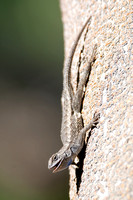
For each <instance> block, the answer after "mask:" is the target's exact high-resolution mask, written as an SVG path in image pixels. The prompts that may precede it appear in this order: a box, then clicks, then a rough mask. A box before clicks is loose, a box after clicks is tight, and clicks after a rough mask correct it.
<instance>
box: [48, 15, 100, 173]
mask: <svg viewBox="0 0 133 200" xmlns="http://www.w3.org/2000/svg"><path fill="white" fill-rule="evenodd" d="M90 21H91V17H89V18H88V19H87V21H86V23H85V24H84V26H83V27H82V29H81V31H80V32H79V34H78V36H77V38H76V40H75V42H74V43H73V46H72V48H71V52H70V55H69V57H68V59H67V60H66V64H65V65H64V69H63V92H62V97H61V103H62V124H61V140H62V143H63V146H62V148H61V149H60V150H59V151H58V152H57V153H55V154H53V155H52V156H51V157H50V159H49V161H48V169H51V170H53V172H59V171H62V170H64V169H66V168H68V167H69V166H70V165H71V164H74V160H75V158H76V156H78V154H79V152H80V151H81V149H82V148H83V145H84V140H85V135H86V132H87V131H88V130H90V129H91V128H92V127H93V126H96V124H97V123H98V119H99V116H100V114H97V113H95V114H94V116H93V118H92V120H91V121H90V122H89V124H87V125H86V126H83V118H82V114H81V107H82V99H83V94H84V91H83V89H84V86H85V84H86V81H87V78H88V76H89V72H90V70H91V65H92V63H93V61H94V58H95V48H94V49H93V53H92V55H91V59H90V61H89V63H88V67H87V70H86V71H85V73H84V75H83V77H82V79H80V80H79V82H78V85H77V90H76V92H75V93H74V91H73V88H72V84H71V66H72V61H73V57H74V53H75V50H76V47H77V45H78V42H79V39H80V37H81V35H82V33H83V31H84V29H85V27H86V26H87V24H88V26H89V25H90Z"/></svg>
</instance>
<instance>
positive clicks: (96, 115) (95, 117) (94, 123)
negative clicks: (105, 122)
mask: <svg viewBox="0 0 133 200" xmlns="http://www.w3.org/2000/svg"><path fill="white" fill-rule="evenodd" d="M99 118H100V113H96V112H95V113H94V115H93V120H94V122H93V126H96V125H97V124H98V122H99Z"/></svg>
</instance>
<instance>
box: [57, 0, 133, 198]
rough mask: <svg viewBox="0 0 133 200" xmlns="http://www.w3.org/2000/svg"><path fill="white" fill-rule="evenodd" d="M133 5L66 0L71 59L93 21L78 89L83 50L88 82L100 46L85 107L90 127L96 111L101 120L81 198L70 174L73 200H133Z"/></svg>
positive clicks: (115, 0) (114, 0) (90, 149)
mask: <svg viewBox="0 0 133 200" xmlns="http://www.w3.org/2000/svg"><path fill="white" fill-rule="evenodd" d="M132 4H133V1H131V0H121V1H120V0H102V1H96V0H60V5H61V12H62V19H63V25H64V41H65V58H67V56H68V54H69V52H70V49H71V46H72V43H73V41H74V40H75V38H76V35H77V34H78V32H79V31H80V29H81V27H82V26H83V24H84V23H85V21H86V20H87V18H88V17H89V16H90V15H91V16H92V21H91V25H90V27H89V30H88V33H87V37H86V40H85V41H84V34H85V32H84V33H83V36H82V38H81V40H80V42H79V45H78V47H77V50H76V53H75V56H74V59H73V66H72V73H71V76H72V80H73V87H74V88H75V85H76V75H77V63H78V60H79V55H80V51H81V48H82V46H83V45H84V51H83V52H82V53H81V63H82V64H81V67H80V73H81V76H82V72H83V70H84V68H85V67H87V63H88V61H89V58H90V55H91V52H92V49H93V47H94V44H97V54H96V61H95V63H94V64H93V66H92V71H91V74H90V78H89V82H88V84H87V89H86V92H85V99H84V102H83V104H84V106H83V117H84V123H85V124H87V123H88V122H89V120H90V119H91V118H92V116H93V113H94V112H95V111H96V110H98V111H99V112H100V114H101V118H100V123H99V124H98V127H97V128H95V129H93V131H92V133H91V136H90V138H89V140H88V143H87V147H86V154H85V158H84V160H83V173H82V176H81V183H80V187H79V190H78V193H77V185H76V180H77V179H76V173H75V169H74V168H73V167H70V169H69V170H70V199H71V200H77V199H80V200H104V199H110V200H129V199H130V200H133V125H132V124H133V117H132V104H133V98H132V97H131V88H132V83H131V75H132V73H133V72H132V71H133V70H132V66H133V48H132V45H133V38H132V36H133V21H132V20H133V16H132V15H133V14H132V6H133V5H132Z"/></svg>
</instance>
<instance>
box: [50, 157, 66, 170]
mask: <svg viewBox="0 0 133 200" xmlns="http://www.w3.org/2000/svg"><path fill="white" fill-rule="evenodd" d="M62 161H63V159H61V160H60V161H59V162H57V163H56V165H55V166H53V167H52V168H51V169H52V170H53V173H55V172H58V171H60V170H59V168H60V166H61V163H62Z"/></svg>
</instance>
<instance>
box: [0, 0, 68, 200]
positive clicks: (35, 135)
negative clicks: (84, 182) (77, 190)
mask: <svg viewBox="0 0 133 200" xmlns="http://www.w3.org/2000/svg"><path fill="white" fill-rule="evenodd" d="M63 51H64V50H63V29H62V22H61V13H60V8H59V1H57V0H38V1H35V0H12V1H11V0H1V1H0V200H42V199H43V200H45V199H46V200H50V199H58V200H60V199H61V200H65V199H68V171H67V170H66V171H63V172H60V173H57V174H52V172H51V171H48V169H47V162H48V159H49V157H50V156H51V154H53V153H55V151H57V150H59V148H60V147H61V141H60V123H61V107H60V97H61V90H62V65H63V54H64V53H63Z"/></svg>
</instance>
